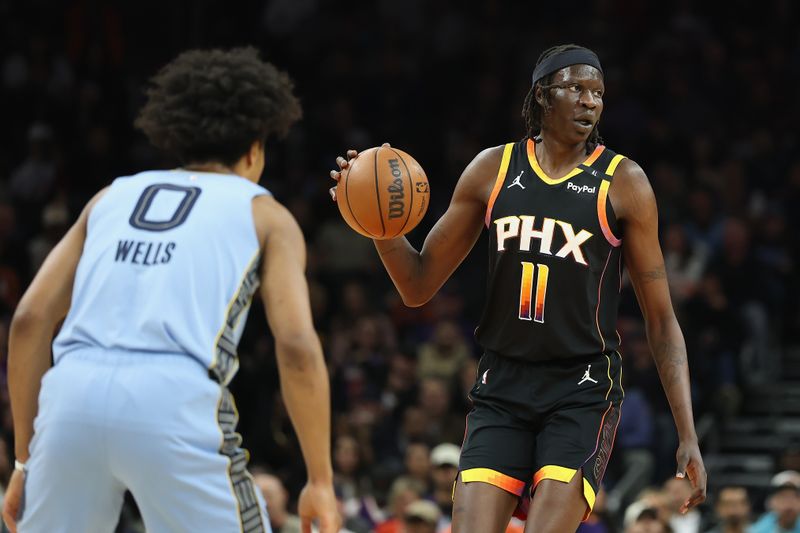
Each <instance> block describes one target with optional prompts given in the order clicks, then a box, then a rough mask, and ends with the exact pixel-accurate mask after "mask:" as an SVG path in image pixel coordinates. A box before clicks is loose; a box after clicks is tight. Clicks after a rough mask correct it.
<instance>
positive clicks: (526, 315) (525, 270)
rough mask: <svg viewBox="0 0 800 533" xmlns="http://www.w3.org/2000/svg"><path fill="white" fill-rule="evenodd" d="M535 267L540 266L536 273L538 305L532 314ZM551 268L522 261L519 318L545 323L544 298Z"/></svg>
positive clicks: (536, 301)
mask: <svg viewBox="0 0 800 533" xmlns="http://www.w3.org/2000/svg"><path fill="white" fill-rule="evenodd" d="M533 267H538V268H537V269H536V270H537V271H538V273H537V275H536V300H535V303H536V306H535V309H534V313H533V316H531V300H532V299H533ZM549 272H550V269H549V268H548V267H547V265H542V264H536V265H534V264H533V263H529V262H527V261H522V282H521V283H520V288H519V318H520V320H533V321H534V322H539V323H541V324H543V323H544V299H545V296H546V295H547V275H548V274H549Z"/></svg>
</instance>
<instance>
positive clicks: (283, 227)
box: [253, 194, 303, 248]
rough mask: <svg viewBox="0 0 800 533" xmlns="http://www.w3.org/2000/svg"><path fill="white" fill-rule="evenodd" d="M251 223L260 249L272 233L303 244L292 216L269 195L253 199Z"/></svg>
mask: <svg viewBox="0 0 800 533" xmlns="http://www.w3.org/2000/svg"><path fill="white" fill-rule="evenodd" d="M253 223H254V224H255V227H256V234H257V235H258V240H259V242H260V243H261V246H262V248H263V246H264V243H265V242H266V239H267V238H268V237H269V235H270V234H272V233H274V232H279V233H281V234H283V235H285V236H288V237H290V238H292V239H294V240H297V241H298V242H299V243H302V242H303V232H302V230H301V229H300V225H299V224H298V223H297V220H295V218H294V215H292V213H291V211H289V209H288V208H287V207H286V206H284V205H283V204H282V203H280V202H279V201H278V200H276V199H275V197H274V196H272V195H271V194H264V195H259V196H255V197H253Z"/></svg>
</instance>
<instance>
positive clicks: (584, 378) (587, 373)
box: [578, 365, 597, 385]
mask: <svg viewBox="0 0 800 533" xmlns="http://www.w3.org/2000/svg"><path fill="white" fill-rule="evenodd" d="M591 370H592V365H589V367H588V368H587V369H586V372H584V373H583V377H582V378H581V380H580V381H579V382H578V385H583V384H584V383H585V382H587V381H591V382H592V383H597V380H596V379H592V376H590V375H589V372H590V371H591Z"/></svg>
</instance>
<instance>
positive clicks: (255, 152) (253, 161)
mask: <svg viewBox="0 0 800 533" xmlns="http://www.w3.org/2000/svg"><path fill="white" fill-rule="evenodd" d="M246 157H247V165H248V166H257V165H260V164H263V163H264V157H265V153H264V143H263V142H262V141H253V144H251V145H250V150H248V152H247V156H246Z"/></svg>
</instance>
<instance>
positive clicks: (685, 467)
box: [609, 160, 706, 510]
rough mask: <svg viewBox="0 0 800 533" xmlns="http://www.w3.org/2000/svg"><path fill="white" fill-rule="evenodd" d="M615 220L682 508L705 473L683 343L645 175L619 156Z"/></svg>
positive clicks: (701, 487) (701, 492) (700, 493)
mask: <svg viewBox="0 0 800 533" xmlns="http://www.w3.org/2000/svg"><path fill="white" fill-rule="evenodd" d="M609 194H610V196H611V202H612V205H613V207H614V210H615V212H616V215H617V218H618V219H619V220H621V221H622V223H623V226H624V240H623V244H622V246H623V253H624V258H625V264H626V266H627V268H628V272H629V274H630V277H631V281H632V283H633V288H634V291H635V292H636V298H637V300H638V301H639V306H640V307H641V309H642V314H643V316H644V320H645V326H646V329H647V338H648V341H649V344H650V349H651V350H652V353H653V358H654V360H655V363H656V367H657V368H658V374H659V377H660V378H661V383H662V385H663V387H664V392H665V393H666V395H667V399H668V400H669V405H670V408H671V410H672V415H673V417H674V419H675V424H676V426H677V429H678V437H679V440H680V446H679V448H678V454H677V460H678V475H681V476H682V475H683V474H684V473H685V474H687V475H688V476H689V479H690V481H691V482H692V485H693V487H694V493H693V495H692V497H691V499H690V500H689V501H687V502H686V504H685V505H684V510H686V509H688V508H690V507H693V506H695V505H697V504H699V503H701V502H703V501H704V500H705V493H706V472H705V468H704V466H703V460H702V458H701V456H700V450H699V448H698V444H697V434H696V433H695V427H694V419H693V415H692V402H691V392H690V383H689V369H688V364H687V357H686V343H685V342H684V339H683V333H682V332H681V328H680V326H679V325H678V320H677V318H676V317H675V311H674V310H673V308H672V301H671V299H670V294H669V285H668V283H667V275H666V271H665V267H664V257H663V255H662V253H661V247H660V245H659V242H658V209H657V207H656V200H655V195H654V194H653V189H652V188H651V186H650V183H649V181H648V180H647V176H646V175H645V173H644V171H643V170H642V169H641V167H640V166H639V165H637V164H636V163H635V162H633V161H630V160H625V161H623V162H622V163H621V164H620V167H619V169H617V172H616V176H615V178H614V181H613V184H612V186H611V189H610V193H609Z"/></svg>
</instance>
